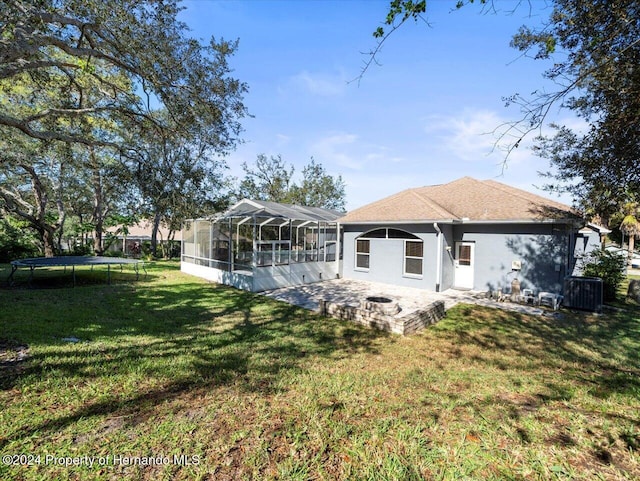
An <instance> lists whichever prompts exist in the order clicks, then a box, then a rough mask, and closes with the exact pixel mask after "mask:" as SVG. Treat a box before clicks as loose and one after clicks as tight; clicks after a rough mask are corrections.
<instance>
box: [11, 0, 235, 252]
mask: <svg viewBox="0 0 640 481" xmlns="http://www.w3.org/2000/svg"><path fill="white" fill-rule="evenodd" d="M0 7H1V9H2V16H1V17H0V148H1V150H2V154H0V210H3V211H5V212H11V213H12V214H13V215H16V216H19V217H21V218H22V219H25V220H27V221H28V223H29V226H30V227H31V228H33V229H35V230H36V231H37V232H38V233H39V235H40V237H41V239H42V244H43V246H44V251H45V255H53V254H54V253H55V251H56V250H57V248H56V245H59V244H60V240H61V237H62V235H63V232H64V230H65V229H64V224H65V222H66V220H67V214H70V215H72V216H73V217H74V222H75V224H76V225H78V226H82V230H83V231H84V232H85V233H86V228H85V227H86V226H91V227H92V230H93V239H94V251H95V252H97V253H101V252H102V251H103V250H104V244H103V239H102V238H103V232H104V228H105V226H106V225H105V223H107V222H108V219H109V218H110V216H111V215H113V214H114V213H116V214H118V213H119V214H125V215H126V214H129V213H131V208H132V207H133V206H135V205H139V203H140V202H136V201H138V200H139V199H140V198H142V199H143V201H142V202H143V203H144V205H145V206H147V205H148V204H149V198H150V197H152V196H151V195H150V194H149V193H150V192H153V193H154V195H155V197H156V200H157V199H158V198H160V197H162V198H165V197H166V192H167V191H169V190H171V191H172V192H173V194H172V196H173V198H174V199H175V198H177V197H180V195H181V194H182V197H181V198H182V199H184V200H185V201H187V200H193V196H189V195H187V193H192V192H193V189H191V190H189V186H191V185H193V186H201V187H202V186H203V184H202V183H198V182H195V183H192V184H185V182H184V178H185V175H186V173H187V172H188V177H189V179H190V180H193V179H198V178H216V177H217V175H218V173H219V171H218V169H217V167H218V166H219V164H220V163H221V162H218V163H209V164H204V163H200V164H198V167H197V168H194V167H193V165H192V166H191V167H185V165H186V163H188V162H193V160H190V161H188V162H187V161H185V162H186V163H185V162H182V161H178V160H176V159H175V157H171V156H168V155H163V156H158V155H156V154H158V152H162V151H165V150H166V147H167V139H171V142H172V144H171V145H172V146H176V145H178V144H180V145H188V147H185V149H188V150H189V152H190V153H189V154H188V157H189V156H190V157H189V158H191V159H194V158H197V155H196V154H194V155H191V153H193V152H194V151H195V149H196V148H195V147H193V146H194V145H196V144H199V145H198V147H197V148H198V149H200V148H201V146H202V145H203V147H202V149H201V150H202V151H206V152H207V154H208V155H212V154H213V153H215V154H225V153H228V152H229V151H230V150H232V149H233V148H234V147H235V145H236V143H237V142H238V137H239V134H240V132H241V126H240V122H239V121H240V119H241V118H242V117H243V116H244V115H246V110H245V108H244V105H243V104H242V97H243V95H244V93H245V92H246V91H247V86H246V85H245V84H243V83H241V82H239V81H238V80H237V79H235V78H233V77H231V76H230V72H231V70H230V67H229V65H228V59H229V57H230V56H231V55H233V53H234V51H235V49H236V47H237V42H228V41H225V40H223V39H221V40H216V39H215V38H211V39H210V41H209V42H208V43H202V42H201V41H199V40H196V39H193V38H190V37H189V36H188V35H187V32H188V28H187V26H186V25H185V24H184V23H183V22H180V21H178V19H177V16H178V14H179V12H180V11H181V9H182V7H180V6H179V2H178V1H177V0H162V1H155V0H142V1H139V0H86V1H77V0H60V1H56V2H49V1H45V0H38V1H24V0H2V1H0ZM158 108H161V109H163V114H162V115H158V114H157V113H156V111H157V109H158ZM141 140H142V141H141ZM147 140H149V142H148V141H147ZM143 150H144V151H143ZM151 153H153V155H151ZM161 157H162V159H163V161H162V162H160V161H158V159H160V158H161ZM183 158H184V156H183ZM141 159H145V161H144V162H143V161H141ZM150 159H152V160H153V161H149V160H150ZM174 161H175V162H176V165H168V164H167V162H169V163H171V162H174ZM141 165H142V166H143V167H141ZM140 173H143V174H144V175H137V174H140ZM145 182H147V184H144V183H145ZM221 184H222V183H221V182H211V183H209V184H207V187H209V188H212V189H214V190H215V189H218V188H219V186H220V185H221ZM180 189H182V192H180ZM163 196H164V197H163ZM187 204H188V203H187V202H185V203H183V206H184V205H187ZM117 210H120V212H116V211H117ZM183 210H184V209H183ZM169 211H171V212H169ZM175 211H176V203H175V202H174V203H170V202H167V201H163V202H159V201H156V202H155V204H154V215H157V216H159V217H173V218H176V215H175Z"/></svg>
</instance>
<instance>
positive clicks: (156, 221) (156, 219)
mask: <svg viewBox="0 0 640 481" xmlns="http://www.w3.org/2000/svg"><path fill="white" fill-rule="evenodd" d="M159 228H160V212H156V213H155V215H154V216H153V230H152V231H151V254H152V255H153V257H156V255H157V253H158V229H159Z"/></svg>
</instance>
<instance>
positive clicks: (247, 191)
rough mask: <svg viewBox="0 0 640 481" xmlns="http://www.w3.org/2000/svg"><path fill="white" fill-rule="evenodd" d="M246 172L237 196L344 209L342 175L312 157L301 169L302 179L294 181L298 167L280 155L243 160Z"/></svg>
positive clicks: (259, 156)
mask: <svg viewBox="0 0 640 481" xmlns="http://www.w3.org/2000/svg"><path fill="white" fill-rule="evenodd" d="M242 168H243V169H244V172H245V177H244V179H243V180H242V181H241V182H240V186H239V189H238V194H237V196H238V197H240V198H242V197H244V198H248V199H254V200H267V201H272V202H282V203H289V204H298V205H306V206H310V207H324V208H326V209H335V210H344V207H345V195H346V194H345V190H344V189H345V184H344V181H343V180H342V176H340V175H338V176H337V177H334V176H332V175H330V174H328V173H327V171H326V169H325V168H324V167H323V166H322V164H320V163H317V162H316V161H315V159H313V158H311V162H310V163H309V164H307V165H306V166H304V167H303V169H302V182H301V183H300V184H296V183H295V182H294V181H293V176H294V172H295V169H294V167H293V165H287V164H286V162H285V161H283V160H282V157H281V156H280V155H278V156H275V157H274V156H271V157H267V156H266V155H264V154H260V155H258V157H257V159H256V162H255V165H254V166H249V165H248V164H247V163H246V162H245V163H243V164H242Z"/></svg>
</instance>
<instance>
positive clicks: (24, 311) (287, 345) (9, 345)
mask: <svg viewBox="0 0 640 481" xmlns="http://www.w3.org/2000/svg"><path fill="white" fill-rule="evenodd" d="M148 269H149V275H148V276H147V277H146V278H142V279H140V281H138V282H136V281H134V280H133V278H132V276H131V274H130V273H127V272H123V273H118V274H117V275H116V276H114V277H115V279H114V283H113V284H112V285H106V283H105V277H104V273H103V272H93V273H92V272H83V273H80V274H79V275H78V277H79V284H80V287H77V288H75V289H74V288H72V287H64V288H47V287H48V286H50V285H56V286H59V285H61V284H62V285H65V286H68V282H70V281H69V280H68V278H66V280H65V277H64V276H62V280H60V279H59V278H60V275H59V273H56V272H53V271H52V272H47V273H42V274H40V276H41V277H39V279H40V280H39V284H38V285H37V286H36V288H35V289H26V288H24V285H23V287H19V288H13V289H6V288H5V289H0V306H2V307H1V308H0V407H1V409H0V426H2V429H0V453H1V454H2V455H6V454H10V455H17V454H31V455H34V456H35V455H40V457H41V458H40V464H39V465H38V464H36V465H33V466H28V467H27V466H8V465H6V464H5V465H3V464H2V463H0V479H3V480H4V479H11V480H13V479H16V480H22V479H25V480H32V479H33V480H36V479H47V480H51V479H54V480H55V479H60V480H67V479H105V480H107V479H109V480H110V479H122V478H125V479H167V480H169V479H178V480H181V479H184V480H187V479H188V480H191V479H211V480H226V479H229V480H236V479H239V480H241V479H267V480H269V479H287V480H289V479H292V480H296V479H299V480H308V479H326V480H332V479H344V480H347V479H348V480H351V479H355V480H381V481H382V480H411V479H416V480H418V479H446V480H458V479H469V480H471V479H474V480H475V479H478V480H483V479H495V480H498V479H512V480H528V479H532V480H538V479H584V480H587V479H589V480H591V479H638V478H639V477H640V456H639V451H638V450H639V449H640V311H639V310H638V307H637V305H632V304H630V303H627V304H625V308H624V310H618V311H615V312H613V313H607V314H604V315H600V316H596V315H589V314H567V313H563V317H561V318H554V317H551V316H549V317H528V316H525V315H521V314H515V313H508V312H503V311H497V310H491V309H487V308H480V307H474V306H466V305H462V306H458V307H456V308H454V309H452V310H450V311H449V312H448V315H447V317H446V318H445V319H444V320H443V321H441V322H440V323H438V324H436V325H435V326H432V327H430V328H428V329H427V330H425V331H423V332H422V333H420V334H418V335H414V336H409V337H400V336H395V335H390V334H385V333H382V332H377V331H373V330H368V329H365V328H362V327H360V326H357V325H354V324H350V323H347V322H342V321H336V320H332V319H326V318H322V317H320V316H318V315H315V314H313V313H311V312H308V311H305V310H302V309H298V308H296V307H292V306H289V305H287V304H283V303H279V302H276V301H273V300H270V299H266V298H263V297H261V296H257V295H254V294H250V293H246V292H242V291H238V290H235V289H230V288H226V287H221V286H216V285H212V284H208V283H206V282H204V281H202V280H200V279H197V278H194V277H189V276H186V275H183V274H181V273H180V272H179V271H178V266H177V264H176V263H156V264H152V265H151V266H149V267H148ZM6 275H8V270H7V269H6V268H5V270H4V271H2V272H0V276H4V277H6ZM20 276H23V277H19V279H18V280H19V281H20V282H23V281H24V280H25V277H24V276H26V274H24V273H23V274H20ZM38 276H39V274H38V273H36V277H38ZM67 276H68V274H67ZM19 284H20V283H19ZM69 337H75V338H77V339H79V340H80V341H79V342H67V341H64V340H63V339H64V338H69ZM23 358H24V359H23ZM47 454H49V455H51V456H55V457H56V458H61V457H65V456H69V457H77V458H79V457H83V456H88V457H95V458H96V465H94V466H93V467H91V468H90V467H87V466H77V467H64V466H59V465H56V464H54V463H53V462H51V461H50V462H49V463H48V464H45V456H46V455H47ZM181 454H184V455H186V456H197V458H196V459H197V461H198V464H191V465H185V463H184V462H183V463H181V464H180V463H175V462H173V461H174V460H173V456H174V455H181ZM114 455H118V456H123V457H136V456H137V457H146V459H148V457H152V456H153V457H158V456H164V457H167V458H168V459H167V461H168V463H167V464H163V465H159V466H123V465H114V463H113V456H114ZM107 456H110V457H109V458H107ZM99 457H100V458H101V459H102V460H103V461H104V460H107V461H106V465H105V466H98V465H97V459H98V458H99ZM190 459H191V460H192V461H193V460H194V458H190Z"/></svg>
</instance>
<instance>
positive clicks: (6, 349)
mask: <svg viewBox="0 0 640 481" xmlns="http://www.w3.org/2000/svg"><path fill="white" fill-rule="evenodd" d="M28 358H29V346H27V345H26V344H23V343H21V342H18V341H14V340H12V339H3V338H0V389H10V388H11V387H12V386H13V384H14V383H15V380H16V379H17V378H18V376H20V374H21V373H22V372H23V371H24V369H25V365H26V361H27V359H28Z"/></svg>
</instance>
